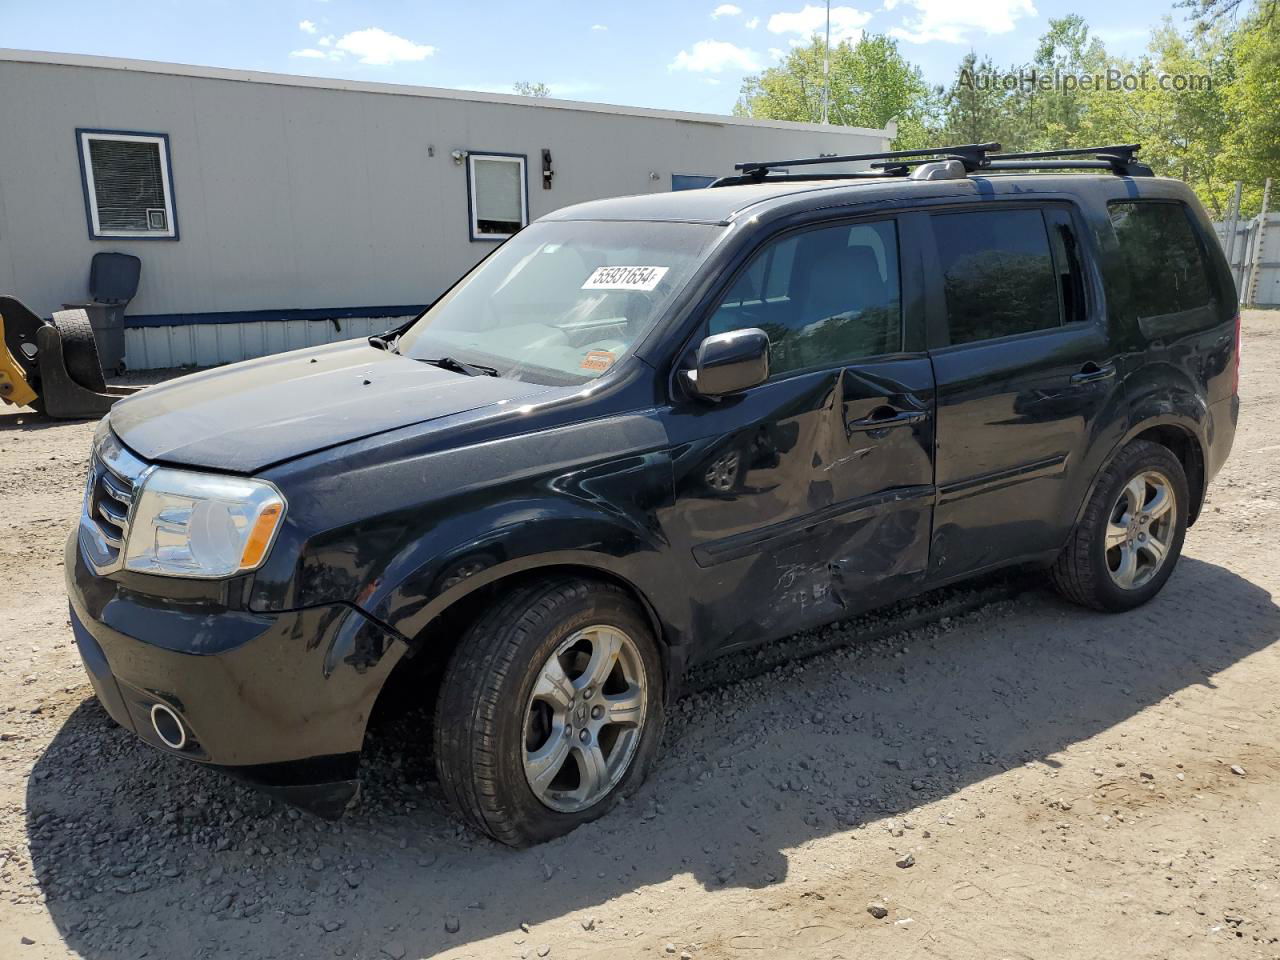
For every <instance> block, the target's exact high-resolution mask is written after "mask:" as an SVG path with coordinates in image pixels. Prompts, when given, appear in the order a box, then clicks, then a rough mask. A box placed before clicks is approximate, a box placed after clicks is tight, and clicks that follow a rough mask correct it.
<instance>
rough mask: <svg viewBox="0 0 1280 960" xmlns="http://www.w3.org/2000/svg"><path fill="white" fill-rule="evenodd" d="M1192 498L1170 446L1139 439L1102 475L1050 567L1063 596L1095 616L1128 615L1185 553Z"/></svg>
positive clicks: (1157, 588)
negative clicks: (1124, 612)
mask: <svg viewBox="0 0 1280 960" xmlns="http://www.w3.org/2000/svg"><path fill="white" fill-rule="evenodd" d="M1189 506H1190V496H1189V493H1188V490H1187V478H1186V474H1185V472H1184V471H1183V469H1182V464H1181V463H1180V462H1179V461H1178V458H1177V457H1175V456H1174V455H1173V454H1172V453H1171V452H1170V451H1169V449H1168V448H1167V447H1163V446H1160V445H1159V444H1156V443H1150V442H1147V441H1145V440H1137V441H1134V442H1133V443H1131V444H1129V446H1127V447H1125V448H1124V449H1123V450H1122V451H1120V453H1119V454H1118V455H1117V456H1116V458H1115V460H1114V461H1113V462H1112V463H1111V464H1110V465H1109V466H1108V467H1107V469H1106V470H1104V471H1103V474H1102V476H1101V477H1100V478H1099V480H1098V484H1097V486H1096V487H1095V488H1094V491H1093V495H1092V496H1091V497H1090V499H1089V503H1088V505H1087V506H1086V507H1085V512H1084V515H1083V516H1082V517H1081V518H1080V522H1079V523H1077V524H1076V527H1075V529H1074V530H1073V531H1072V534H1071V539H1070V540H1069V541H1068V542H1067V545H1066V547H1065V548H1064V549H1063V551H1062V554H1061V555H1060V556H1059V557H1058V560H1057V562H1056V563H1055V564H1054V566H1053V569H1052V578H1053V582H1054V585H1055V586H1056V587H1057V588H1058V591H1059V592H1060V593H1062V594H1063V596H1065V597H1067V598H1068V599H1069V600H1074V601H1075V602H1076V603H1079V604H1083V605H1084V606H1088V607H1093V608H1094V609H1096V610H1129V609H1131V608H1133V607H1136V606H1138V605H1139V604H1143V603H1146V602H1147V601H1148V600H1150V599H1151V598H1152V597H1154V596H1155V595H1156V594H1157V593H1159V592H1160V588H1161V587H1163V586H1164V583H1165V581H1166V580H1168V579H1169V576H1170V575H1171V574H1172V573H1173V568H1174V566H1175V565H1176V564H1177V562H1178V557H1179V556H1180V555H1181V553H1182V541H1183V538H1184V537H1185V536H1186V530H1187V515H1188V508H1189Z"/></svg>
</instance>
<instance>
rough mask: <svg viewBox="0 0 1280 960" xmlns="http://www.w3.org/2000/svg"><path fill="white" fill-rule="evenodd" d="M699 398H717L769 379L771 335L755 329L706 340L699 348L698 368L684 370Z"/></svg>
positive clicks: (734, 331)
mask: <svg viewBox="0 0 1280 960" xmlns="http://www.w3.org/2000/svg"><path fill="white" fill-rule="evenodd" d="M683 377H684V382H685V385H686V386H687V387H688V388H689V390H690V391H691V392H692V393H693V394H694V395H696V396H699V397H709V398H712V399H716V398H719V397H724V396H728V395H729V394H732V393H739V392H741V391H743V390H746V389H748V388H749V387H754V386H756V385H757V384H760V383H764V382H765V381H766V380H768V379H769V335H768V334H767V333H765V332H764V331H763V330H760V329H758V328H756V327H749V328H747V329H745V330H731V331H730V332H728V333H717V334H714V335H713V336H710V337H707V339H705V340H703V341H702V343H701V344H699V345H698V355H697V362H696V365H695V366H694V368H693V369H692V370H685V371H683Z"/></svg>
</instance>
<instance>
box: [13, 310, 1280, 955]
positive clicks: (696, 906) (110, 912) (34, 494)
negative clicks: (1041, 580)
mask: <svg viewBox="0 0 1280 960" xmlns="http://www.w3.org/2000/svg"><path fill="white" fill-rule="evenodd" d="M1241 392H1242V394H1243V398H1244V412H1243V414H1242V418H1241V423H1240V430H1239V432H1238V434H1237V436H1236V443H1235V451H1234V454H1233V456H1232V458H1231V460H1230V462H1229V463H1228V464H1227V466H1226V468H1225V470H1224V471H1223V473H1222V475H1221V476H1220V477H1219V478H1218V480H1217V482H1216V484H1215V485H1214V486H1213V488H1212V490H1211V491H1210V495H1209V502H1208V504H1207V506H1206V508H1205V511H1204V514H1203V516H1202V517H1201V519H1200V522H1199V523H1198V524H1197V525H1196V526H1195V527H1194V529H1193V530H1192V531H1191V532H1190V534H1189V535H1188V537H1187V542H1186V552H1185V554H1184V556H1183V558H1182V561H1181V563H1180V565H1179V567H1178V569H1177V572H1176V573H1175V575H1174V577H1173V578H1172V580H1171V581H1170V583H1169V585H1168V586H1167V587H1166V589H1165V590H1164V592H1163V593H1162V594H1161V595H1160V597H1158V598H1157V599H1156V600H1155V601H1154V602H1153V603H1151V604H1150V605H1148V606H1147V607H1144V608H1142V609H1139V610H1136V611H1133V612H1131V613H1128V614H1124V615H1120V616H1104V615H1099V614H1093V613H1087V612H1084V611H1081V610H1079V609H1076V608H1074V607H1071V606H1069V605H1068V604H1066V603H1064V602H1062V601H1061V600H1059V599H1057V598H1056V597H1055V596H1054V595H1052V594H1050V593H1048V592H1047V591H1044V590H1042V589H1040V588H1039V587H1038V580H1036V579H1026V578H1023V579H1015V580H1013V581H1010V582H1006V583H1004V584H1000V583H997V584H995V585H994V586H991V585H987V586H984V587H983V588H981V589H968V590H957V591H952V592H951V593H949V594H947V595H945V596H943V597H941V598H937V597H934V598H930V599H929V600H927V601H926V602H924V603H923V604H919V605H916V606H915V607H914V608H911V609H907V610H905V611H898V612H897V613H896V614H895V615H894V616H892V617H887V618H886V617H883V616H882V617H879V618H875V617H872V618H863V620H861V621H859V622H857V623H854V624H846V625H840V626H837V627H834V628H829V629H828V630H826V631H824V632H823V633H821V634H819V635H817V636H812V635H811V636H808V637H801V638H798V639H794V640H791V641H787V642H786V643H784V644H783V645H782V646H780V647H774V648H771V649H769V650H766V651H763V652H759V653H753V654H749V655H745V656H742V657H737V658H735V659H733V660H732V661H730V662H728V663H726V664H721V665H719V666H718V667H717V668H716V669H715V670H713V671H710V672H708V673H706V674H704V675H703V676H702V677H701V679H700V682H699V690H700V692H698V693H695V694H692V695H690V696H688V697H686V698H685V699H684V700H683V701H681V702H680V703H679V704H677V705H676V707H675V709H674V710H673V711H672V721H671V723H670V729H669V732H668V736H667V740H666V747H665V750H664V753H663V757H662V758H661V760H660V762H659V765H658V767H657V769H656V771H655V773H654V775H653V777H652V779H651V781H650V783H649V784H648V785H647V786H646V787H645V788H644V789H643V790H642V791H641V792H640V794H639V795H638V796H637V797H636V798H634V799H633V800H632V801H631V802H630V803H628V804H626V805H624V806H622V807H620V808H618V809H617V810H616V811H615V812H613V813H612V814H610V815H609V816H608V817H606V818H604V819H603V820H601V821H599V822H597V823H595V824H592V825H590V826H587V827H584V828H582V829H580V830H578V831H577V832H576V833H574V834H572V835H571V836H569V837H567V838H563V839H561V840H558V841H556V842H554V843H551V844H548V845H545V846H542V847H539V848H535V849H532V850H527V851H520V852H516V851H511V850H508V849H506V848H503V847H500V846H498V845H496V844H493V843H491V842H489V841H488V840H485V839H483V838H481V837H479V836H477V835H475V834H473V833H471V832H469V831H468V830H466V829H464V828H461V827H459V826H457V825H456V824H455V823H454V822H453V821H451V820H449V819H448V818H447V817H446V816H445V814H444V813H443V811H442V808H441V805H440V802H439V800H438V799H437V798H436V796H435V789H434V785H433V784H432V783H431V782H430V778H429V775H428V763H427V758H426V757H425V754H424V750H423V745H422V744H421V743H420V742H418V740H417V738H416V737H415V734H414V727H413V724H412V723H401V724H397V725H391V726H388V727H385V728H382V729H379V730H378V731H377V732H376V733H374V734H372V735H371V751H370V753H371V757H370V762H369V765H368V766H367V767H366V768H365V770H364V777H365V781H366V789H365V791H364V795H363V799H362V800H361V802H360V803H359V805H358V806H357V807H356V808H355V809H354V810H353V811H352V812H351V813H349V814H348V816H347V817H346V818H345V819H343V820H342V821H340V822H338V823H336V824H327V823H323V822H321V821H319V820H316V819H313V818H311V817H309V816H306V815H299V814H297V813H296V812H293V811H290V810H288V809H286V808H283V807H281V806H279V805H278V804H273V803H271V802H268V801H267V800H265V799H263V798H262V797H260V796H259V795H257V794H255V793H253V792H252V791H250V790H248V789H246V788H243V787H241V786H238V785H236V784H234V783H232V782H230V781H228V780H226V779H224V778H222V777H219V776H216V775H213V774H210V773H208V772H205V771H203V770H200V769H198V768H196V767H194V766H192V765H189V764H186V763H183V762H180V761H178V760H175V759H172V758H170V757H167V756H163V755H161V754H159V753H158V752H156V751H154V750H152V749H150V748H149V747H147V746H145V745H143V744H142V743H140V742H138V741H136V740H135V739H134V738H133V737H132V736H131V735H129V734H126V733H124V732H123V731H122V730H120V729H118V728H117V727H116V726H115V725H114V724H113V723H112V722H111V721H110V720H109V719H108V717H107V716H106V714H105V713H104V712H103V711H102V709H101V708H100V707H99V706H98V704H97V702H96V700H95V699H94V698H93V695H92V691H91V689H90V687H89V684H88V682H87V680H86V678H85V677H84V675H83V673H82V671H81V668H80V665H79V662H78V660H77V657H76V653H75V650H74V647H73V646H72V643H71V632H70V629H69V626H68V623H67V617H66V605H65V599H64V595H63V587H62V565H61V557H62V545H63V540H64V538H65V536H66V534H67V531H68V530H69V529H70V527H71V525H72V522H73V519H74V517H75V516H76V513H77V511H78V509H79V503H80V496H81V491H82V485H83V476H84V467H85V456H86V449H87V446H88V442H89V438H90V435H91V432H92V425H90V424H50V423H47V422H43V421H40V420H38V419H37V418H35V417H32V416H29V415H25V414H24V413H21V412H15V411H13V410H12V408H6V410H5V411H3V412H0V504H2V507H0V570H3V582H2V583H0V637H2V638H3V640H0V958H2V960H26V958H31V960H36V958H49V957H66V956H77V957H86V958H94V960H98V958H102V960H106V958H125V957H129V958H134V957H152V958H165V960H167V958H204V957H234V958H242V960H248V958H267V957H271V958H293V957H298V958H319V957H352V958H370V960H372V958H379V960H381V958H384V957H391V958H394V960H399V958H405V957H407V958H410V960H416V958H422V957H429V956H443V957H449V958H462V957H499V958H501V957H544V956H550V957H552V958H558V957H564V958H597V957H598V958H605V957H609V958H627V957H671V956H674V957H681V956H687V957H692V958H736V957H741V958H754V957H800V958H808V957H824V958H839V957H843V958H850V960H852V958H855V957H857V958H869V957H888V956H894V957H935V958H951V960H967V958H1010V960H1012V958H1049V957H1054V958H1057V957H1081V958H1089V960H1096V958H1124V960H1133V958H1147V957H1150V958H1157V957H1159V958H1165V957H1250V958H1252V957H1263V958H1280V724H1278V723H1277V721H1278V720H1280V709H1278V708H1277V696H1278V691H1280V644H1277V643H1276V641H1277V639H1278V638H1280V607H1277V605H1276V603H1275V602H1274V601H1273V594H1274V593H1276V591H1277V590H1278V589H1280V537H1277V535H1276V532H1275V530H1276V527H1277V526H1280V483H1278V482H1277V479H1276V466H1277V463H1280V313H1264V312H1254V313H1251V314H1249V315H1247V318H1246V322H1245V340H1244V375H1243V385H1242V390H1241ZM993 597H994V598H995V599H993ZM948 611H950V613H949V615H947V614H948ZM922 620H924V621H926V622H924V623H923V625H921V621H922ZM869 636H870V637H871V638H872V639H868V637H869ZM836 641H847V642H843V643H842V644H841V645H839V646H838V647H837V648H836V649H833V650H829V651H827V652H822V653H818V654H816V655H811V656H808V657H807V658H806V659H803V660H797V661H791V662H786V659H785V657H784V656H783V655H784V654H787V653H795V652H797V651H805V652H810V653H811V652H812V648H813V647H814V646H816V645H822V644H831V643H834V642H836ZM775 663H781V664H782V665H780V666H771V665H772V664H775ZM872 903H874V904H876V905H877V907H876V910H875V912H876V913H879V912H880V909H879V907H880V906H882V907H883V909H884V915H883V916H882V917H877V916H873V915H872V912H871V911H869V909H868V905H869V904H872Z"/></svg>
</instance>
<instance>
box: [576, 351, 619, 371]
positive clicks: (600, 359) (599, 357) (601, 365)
mask: <svg viewBox="0 0 1280 960" xmlns="http://www.w3.org/2000/svg"><path fill="white" fill-rule="evenodd" d="M613 360H614V357H613V354H612V353H610V352H609V351H608V350H591V351H589V352H588V353H587V355H586V356H585V357H583V358H582V369H583V370H608V369H609V368H610V367H612V366H613Z"/></svg>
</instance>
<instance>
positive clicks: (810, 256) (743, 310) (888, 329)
mask: <svg viewBox="0 0 1280 960" xmlns="http://www.w3.org/2000/svg"><path fill="white" fill-rule="evenodd" d="M901 300H902V298H901V292H900V280H899V275H898V237H897V227H896V224H895V223H894V222H893V221H892V220H879V221H875V222H872V223H859V224H855V225H852V226H851V225H849V224H843V225H841V226H837V227H823V228H821V229H818V230H808V231H806V232H804V233H797V234H791V235H789V236H786V237H783V238H781V239H779V240H775V241H773V242H772V243H770V244H768V245H767V246H766V247H764V248H763V249H762V250H760V252H759V253H757V254H756V255H755V257H754V258H753V259H752V261H751V262H750V263H749V264H748V265H747V268H746V269H745V270H744V271H743V272H742V273H740V274H739V275H738V279H737V280H735V281H734V284H733V286H732V287H731V288H730V289H729V292H728V293H726V294H725V296H724V298H723V299H722V300H721V302H720V305H719V306H718V307H717V308H716V310H715V312H714V313H713V314H712V316H711V320H710V323H709V325H708V329H709V332H710V333H713V334H715V333H726V332H728V331H730V330H741V329H744V328H747V327H759V328H760V329H761V330H763V331H764V332H765V333H767V334H768V335H769V369H770V373H771V374H775V375H776V374H784V373H789V372H791V371H793V370H804V369H808V368H813V367H825V366H835V365H838V364H842V363H847V362H850V361H854V360H858V359H862V358H865V357H873V356H878V355H880V354H886V353H895V352H897V351H899V350H901V349H902V306H901Z"/></svg>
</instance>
